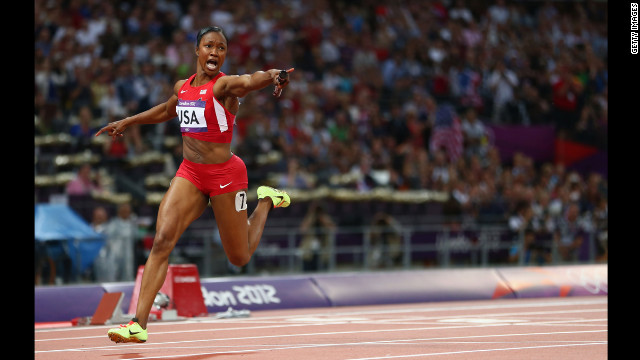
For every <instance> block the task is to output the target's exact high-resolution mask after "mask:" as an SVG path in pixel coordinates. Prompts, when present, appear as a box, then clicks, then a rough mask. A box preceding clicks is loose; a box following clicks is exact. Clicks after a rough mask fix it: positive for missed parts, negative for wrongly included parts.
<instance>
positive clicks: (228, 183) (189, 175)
mask: <svg viewBox="0 0 640 360" xmlns="http://www.w3.org/2000/svg"><path fill="white" fill-rule="evenodd" d="M176 176H179V177H181V178H185V179H187V180H189V181H190V182H191V183H192V184H193V185H195V186H196V187H197V188H198V189H199V190H200V191H201V192H202V193H203V194H205V195H207V196H209V197H212V196H216V195H220V194H225V193H229V192H234V191H236V190H240V189H246V188H248V187H249V180H248V178H247V166H246V165H245V164H244V161H242V159H240V158H239V157H238V156H236V155H235V154H233V155H232V156H231V159H229V160H227V161H225V162H223V163H220V164H198V163H194V162H192V161H189V160H187V159H183V160H182V164H180V168H178V171H177V172H176Z"/></svg>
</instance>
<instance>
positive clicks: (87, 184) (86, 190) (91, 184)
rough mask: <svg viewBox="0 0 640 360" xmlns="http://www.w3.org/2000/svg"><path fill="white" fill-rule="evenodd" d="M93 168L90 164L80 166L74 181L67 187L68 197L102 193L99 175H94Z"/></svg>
mask: <svg viewBox="0 0 640 360" xmlns="http://www.w3.org/2000/svg"><path fill="white" fill-rule="evenodd" d="M92 172H93V167H92V166H91V164H89V163H84V164H82V165H80V167H79V168H78V170H77V172H76V176H75V178H74V179H73V180H71V181H69V182H68V183H67V186H66V194H67V195H92V194H95V193H98V192H100V191H102V186H101V185H100V180H99V177H98V175H97V174H95V175H94V174H92Z"/></svg>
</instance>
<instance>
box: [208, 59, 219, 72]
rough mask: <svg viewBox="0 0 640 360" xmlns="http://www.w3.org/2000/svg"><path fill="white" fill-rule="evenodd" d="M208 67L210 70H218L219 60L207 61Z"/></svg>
mask: <svg viewBox="0 0 640 360" xmlns="http://www.w3.org/2000/svg"><path fill="white" fill-rule="evenodd" d="M206 67H207V69H209V70H215V69H217V68H218V61H217V60H213V59H209V60H207V63H206Z"/></svg>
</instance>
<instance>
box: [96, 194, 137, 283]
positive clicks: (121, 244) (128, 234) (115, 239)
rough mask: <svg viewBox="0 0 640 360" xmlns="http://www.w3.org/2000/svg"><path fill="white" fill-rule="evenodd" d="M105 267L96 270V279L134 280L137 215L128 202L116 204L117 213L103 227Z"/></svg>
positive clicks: (110, 280)
mask: <svg viewBox="0 0 640 360" xmlns="http://www.w3.org/2000/svg"><path fill="white" fill-rule="evenodd" d="M104 234H105V235H106V244H105V247H104V255H99V257H101V258H102V257H104V259H105V265H106V266H105V267H104V268H100V269H99V270H98V271H96V278H97V279H98V281H109V282H112V281H134V280H135V274H136V272H135V271H136V269H135V268H134V266H135V257H134V256H135V246H136V242H137V241H138V224H137V215H136V214H135V213H133V211H132V208H131V204H130V203H123V204H120V205H118V210H117V214H116V216H115V217H113V218H111V219H110V220H109V222H108V223H107V225H106V227H105V232H104Z"/></svg>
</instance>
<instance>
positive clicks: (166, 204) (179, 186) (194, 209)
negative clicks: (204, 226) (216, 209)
mask: <svg viewBox="0 0 640 360" xmlns="http://www.w3.org/2000/svg"><path fill="white" fill-rule="evenodd" d="M208 201H209V200H208V199H207V197H206V196H205V195H204V194H202V192H200V190H198V189H197V188H196V187H195V185H193V184H192V183H191V182H189V180H187V179H185V178H181V177H175V178H174V179H173V180H172V181H171V186H169V190H167V192H166V194H165V195H164V197H163V198H162V202H161V203H160V208H159V210H158V222H157V225H156V232H158V233H162V234H163V235H164V237H166V238H168V239H170V240H172V241H173V242H174V243H175V242H176V241H177V240H178V238H179V237H180V236H181V235H182V233H183V232H184V231H185V230H186V229H187V227H188V226H189V225H190V224H191V223H192V222H193V221H194V220H196V219H197V218H198V217H200V215H202V213H203V212H204V210H205V209H206V207H207V204H208Z"/></svg>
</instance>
